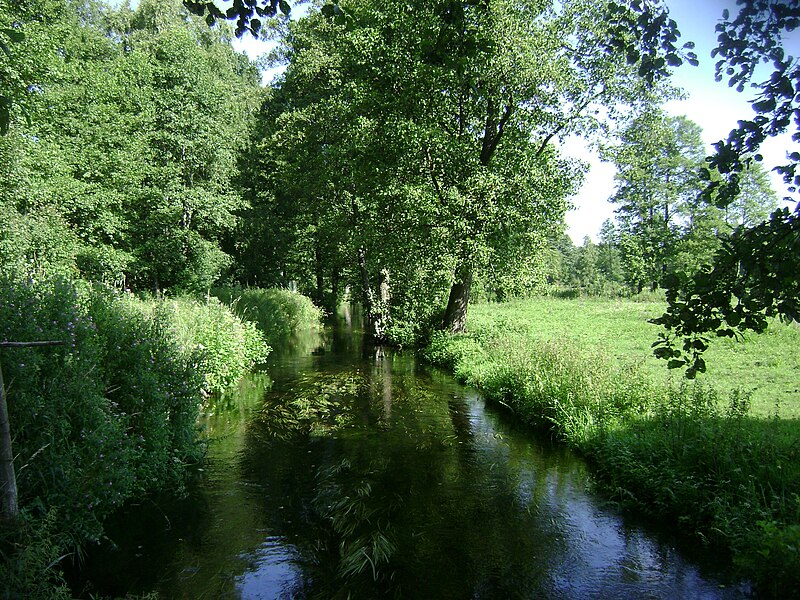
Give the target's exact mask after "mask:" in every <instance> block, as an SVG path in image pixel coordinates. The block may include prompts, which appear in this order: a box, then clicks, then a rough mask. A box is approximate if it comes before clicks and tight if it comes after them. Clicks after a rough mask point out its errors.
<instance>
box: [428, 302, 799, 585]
mask: <svg viewBox="0 0 800 600" xmlns="http://www.w3.org/2000/svg"><path fill="white" fill-rule="evenodd" d="M632 304H633V303H621V304H620V303H618V302H605V303H603V302H588V303H584V302H578V301H569V300H552V299H550V300H544V301H541V300H534V301H530V302H517V303H514V304H512V305H510V306H509V305H484V306H477V307H474V310H473V314H472V317H471V321H470V323H469V325H470V332H469V333H468V334H465V335H460V336H447V335H445V334H441V333H440V334H437V335H435V336H434V337H433V339H432V340H431V343H430V345H429V346H428V348H427V349H426V351H425V355H426V357H427V358H428V359H429V360H431V361H432V362H434V363H436V364H439V365H442V366H444V367H447V368H449V369H450V370H452V371H453V372H454V373H455V374H456V376H457V377H458V378H459V379H461V380H462V381H464V382H465V383H467V384H470V385H474V386H476V387H478V388H479V389H481V390H482V391H483V393H484V394H485V395H486V397H487V398H488V399H489V400H493V401H497V402H500V403H502V404H504V405H506V406H508V407H509V408H510V409H512V410H513V411H514V412H515V413H516V414H518V415H519V416H520V417H521V418H522V419H523V420H525V421H526V422H528V423H531V424H534V425H538V426H545V427H548V428H550V429H551V430H552V431H553V432H554V433H555V434H556V435H557V436H558V437H560V438H561V439H562V440H564V441H565V442H566V443H568V444H569V445H570V446H572V447H574V448H575V449H577V450H579V451H580V452H581V453H583V454H584V455H585V456H586V457H587V458H588V459H589V460H590V462H592V463H593V464H594V466H595V469H594V473H595V476H596V479H597V481H598V483H599V485H600V486H601V487H602V488H604V489H605V490H606V492H607V493H608V494H609V495H610V496H611V497H612V498H614V499H616V500H617V501H619V502H620V503H621V504H624V505H631V506H635V507H637V508H638V509H639V510H644V511H645V512H648V513H650V514H653V515H657V516H659V517H661V518H669V519H672V520H673V521H674V522H675V523H676V524H677V525H678V526H680V528H682V529H683V530H684V531H685V532H688V533H690V534H694V535H696V536H697V537H698V538H699V539H701V540H702V541H703V542H704V543H708V544H713V545H716V546H717V547H725V548H728V549H730V550H731V552H732V554H733V559H734V562H735V563H736V564H737V565H738V566H739V567H740V568H741V570H742V573H743V574H744V575H746V576H748V577H750V578H752V579H753V580H754V582H755V583H756V585H757V586H758V588H759V590H760V591H761V592H763V593H765V594H767V595H774V596H777V595H779V594H780V595H785V594H788V595H791V594H797V593H800V544H798V542H799V541H800V463H798V460H797V457H798V456H797V455H798V451H800V442H799V441H798V440H800V425H799V424H798V422H797V420H795V419H786V418H780V417H778V416H777V409H776V408H775V406H774V405H773V411H772V414H771V415H770V414H768V413H767V412H766V411H765V409H764V407H765V402H764V401H763V400H762V402H761V403H760V405H759V410H758V411H753V410H752V392H751V391H750V390H744V391H742V390H739V389H737V388H736V387H732V386H730V385H729V384H730V383H731V382H730V380H727V379H725V378H724V377H720V378H718V380H717V381H716V382H714V383H716V384H717V385H714V386H712V385H711V384H709V383H706V382H702V381H701V382H697V383H689V382H683V381H680V382H675V381H671V380H670V379H669V377H667V376H666V375H665V374H664V373H663V372H659V373H655V371H654V370H653V366H652V365H651V364H650V363H649V361H650V359H649V357H648V356H647V355H646V354H639V353H638V352H639V351H638V350H635V349H637V348H640V347H641V348H642V349H643V350H642V353H644V352H647V351H648V350H649V342H650V341H651V340H650V338H654V337H655V334H654V331H655V328H653V327H648V326H646V324H644V323H643V324H642V325H641V326H639V325H637V324H636V321H637V319H640V318H641V319H642V321H645V320H646V319H644V318H642V317H643V316H644V314H646V313H648V312H656V311H657V310H658V307H647V306H641V305H635V306H634V305H632ZM582 309H583V310H582ZM593 314H595V315H598V317H597V318H592V315H593ZM611 314H613V315H614V317H613V319H612V318H610V316H609V315H611ZM558 315H560V317H558ZM554 318H555V319H559V318H560V319H564V320H563V321H562V320H558V321H557V322H552V320H554ZM795 335H796V332H795V331H779V332H778V333H776V334H773V338H772V339H771V340H770V339H769V338H767V339H766V341H765V339H760V340H758V343H759V344H765V343H769V342H770V341H772V343H774V344H775V343H777V344H778V345H782V344H783V343H785V340H787V339H794V336H795ZM604 340H606V341H604ZM726 350H727V349H726V348H717V349H716V352H717V353H718V356H719V357H720V360H721V362H723V363H724V364H725V365H726V370H731V365H733V364H735V360H736V353H735V352H733V351H732V350H731V351H730V352H731V353H732V354H734V356H726V355H725V352H726ZM737 350H739V353H740V354H742V355H744V356H745V357H746V356H747V350H746V349H745V350H741V349H737ZM774 352H776V349H774V348H773V349H771V350H769V351H767V352H766V354H770V353H774ZM648 353H649V352H648ZM748 360H749V359H747V358H745V359H744V362H745V364H749V363H748ZM710 362H711V361H710ZM654 364H658V363H654ZM723 372H724V371H723ZM779 374H780V375H781V378H780V379H778V382H779V383H777V384H774V385H776V386H777V387H782V388H786V387H788V388H791V386H792V385H794V386H796V385H797V371H796V370H793V369H792V368H783V369H781V370H780V373H779ZM774 375H775V373H772V374H771V376H774ZM720 380H721V381H722V384H721V385H720ZM756 380H758V378H756ZM792 382H794V383H792ZM719 388H723V389H725V388H727V392H719V391H718V389H719ZM786 398H787V399H788V398H791V396H786ZM786 404H788V400H786V401H785V402H784V405H786ZM781 408H784V410H785V412H786V414H790V415H794V414H795V412H796V410H797V407H796V406H793V405H788V406H785V407H784V406H782V407H781Z"/></svg>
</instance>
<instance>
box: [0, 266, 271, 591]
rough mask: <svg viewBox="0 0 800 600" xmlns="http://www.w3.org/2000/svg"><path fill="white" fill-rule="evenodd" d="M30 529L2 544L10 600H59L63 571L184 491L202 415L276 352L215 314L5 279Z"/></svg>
mask: <svg viewBox="0 0 800 600" xmlns="http://www.w3.org/2000/svg"><path fill="white" fill-rule="evenodd" d="M0 340H4V341H42V340H53V341H60V342H63V345H61V346H55V347H46V348H6V349H3V350H2V356H0V359H2V369H3V375H4V380H5V384H6V385H5V388H6V394H7V401H8V407H9V416H10V424H11V430H12V437H13V450H14V454H15V462H14V465H15V469H16V475H17V484H18V488H19V506H20V510H21V516H20V518H19V519H18V520H17V521H16V522H12V523H11V524H9V525H8V526H7V527H4V528H3V530H2V531H0V552H2V562H0V598H37V597H41V598H48V597H52V598H57V597H61V596H62V595H63V594H64V593H65V592H64V590H63V581H61V579H60V563H61V562H62V561H63V560H66V559H68V558H69V557H71V556H73V555H75V554H76V553H79V552H80V549H81V547H83V546H85V545H86V544H88V543H91V542H93V541H95V540H97V539H99V538H100V536H102V534H103V521H104V520H105V519H106V518H107V517H108V515H109V514H111V512H113V511H114V510H116V509H117V508H119V507H120V506H121V505H122V504H124V503H125V502H127V501H128V500H130V499H132V498H138V497H142V496H143V495H145V494H148V493H151V492H153V491H155V490H158V489H169V490H172V491H177V492H179V491H180V490H181V489H182V487H183V485H184V484H185V482H186V479H187V476H188V469H187V467H188V466H189V465H192V464H196V463H198V462H199V461H200V460H201V459H202V457H203V453H204V449H203V446H202V444H201V442H200V436H199V435H198V434H199V425H198V414H199V408H200V406H201V403H202V402H203V401H204V398H205V397H206V396H207V395H208V393H210V392H214V391H216V390H221V389H222V388H224V387H226V386H228V385H230V384H231V383H233V382H234V380H235V379H237V378H238V377H239V376H240V375H241V374H242V373H243V372H244V371H245V370H246V369H248V368H249V367H250V366H251V365H252V364H253V363H254V362H255V361H258V360H261V359H262V358H263V357H264V356H265V353H266V352H267V351H268V350H269V348H268V347H267V346H266V344H265V343H264V341H263V338H262V337H261V336H260V334H258V332H257V331H256V330H255V327H254V326H253V325H251V324H246V323H242V321H240V320H239V319H238V318H236V317H235V316H234V315H233V314H232V313H231V312H230V311H229V310H228V309H227V308H226V307H224V306H222V305H221V304H220V303H218V302H216V301H209V302H204V303H201V302H192V301H190V300H188V299H184V300H145V301H142V300H138V299H136V298H134V297H133V296H131V295H130V294H127V293H121V292H118V291H115V290H112V289H109V288H105V287H102V286H92V285H90V284H88V283H85V282H81V281H72V280H69V279H66V278H61V277H58V276H46V275H42V274H36V273H33V274H14V273H7V274H3V275H0Z"/></svg>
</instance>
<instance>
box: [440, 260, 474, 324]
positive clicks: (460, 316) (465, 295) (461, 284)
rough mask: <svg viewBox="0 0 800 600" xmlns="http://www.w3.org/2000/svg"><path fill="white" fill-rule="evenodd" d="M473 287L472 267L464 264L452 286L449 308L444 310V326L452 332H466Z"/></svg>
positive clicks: (457, 271)
mask: <svg viewBox="0 0 800 600" xmlns="http://www.w3.org/2000/svg"><path fill="white" fill-rule="evenodd" d="M471 287H472V269H471V268H470V267H469V266H467V265H466V264H462V265H461V266H460V267H459V268H458V269H457V270H456V279H455V281H454V282H453V285H452V287H451V288H450V297H449V298H448V300H447V310H445V312H444V322H443V324H442V328H443V329H444V330H445V331H450V332H451V333H464V331H466V329H467V308H468V307H469V292H470V288H471Z"/></svg>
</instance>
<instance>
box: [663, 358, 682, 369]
mask: <svg viewBox="0 0 800 600" xmlns="http://www.w3.org/2000/svg"><path fill="white" fill-rule="evenodd" d="M685 364H686V361H685V360H677V359H672V360H671V361H669V362H668V363H667V368H668V369H680V368H681V367H682V366H684V365H685Z"/></svg>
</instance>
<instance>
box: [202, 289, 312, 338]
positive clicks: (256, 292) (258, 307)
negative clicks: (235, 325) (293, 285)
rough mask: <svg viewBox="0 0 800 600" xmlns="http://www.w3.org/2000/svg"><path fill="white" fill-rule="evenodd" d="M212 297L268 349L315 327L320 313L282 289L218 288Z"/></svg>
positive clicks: (306, 302)
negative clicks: (250, 326) (257, 334)
mask: <svg viewBox="0 0 800 600" xmlns="http://www.w3.org/2000/svg"><path fill="white" fill-rule="evenodd" d="M212 294H213V295H214V296H216V297H217V298H219V299H220V300H221V301H222V302H223V303H225V304H227V305H229V306H230V307H231V309H232V310H233V312H234V313H235V314H236V315H238V316H239V317H240V318H242V319H244V320H245V321H250V322H253V323H255V324H256V325H257V327H258V329H259V330H260V331H261V332H262V333H263V334H264V336H265V337H266V339H267V341H268V342H269V343H270V344H271V345H277V344H280V343H282V342H285V341H286V340H287V339H289V338H290V337H291V336H292V335H293V334H294V333H295V332H297V331H298V330H300V329H304V328H313V327H317V326H318V325H319V323H320V319H321V318H322V311H321V310H320V309H319V308H317V307H316V306H314V303H313V302H312V301H311V300H310V299H309V298H308V297H306V296H303V295H301V294H298V293H296V292H292V291H289V290H284V289H277V288H270V289H262V288H218V289H214V290H212Z"/></svg>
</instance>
